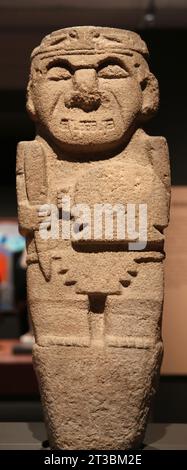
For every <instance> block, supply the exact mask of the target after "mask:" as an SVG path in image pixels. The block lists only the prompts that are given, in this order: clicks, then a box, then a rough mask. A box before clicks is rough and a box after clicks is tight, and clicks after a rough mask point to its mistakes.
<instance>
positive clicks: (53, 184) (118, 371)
mask: <svg viewBox="0 0 187 470" xmlns="http://www.w3.org/2000/svg"><path fill="white" fill-rule="evenodd" d="M147 56H148V51H147V47H146V45H145V43H144V42H143V41H142V39H141V38H140V37H139V36H138V35H137V34H135V33H133V32H129V31H125V30H119V29H113V28H105V27H103V28H101V27H93V26H89V27H75V28H66V29H62V30H59V31H55V32H53V33H52V34H49V35H48V36H46V37H45V38H44V39H43V41H42V42H41V44H40V46H39V47H37V48H36V49H34V51H33V53H32V62H31V73H30V80H29V85H28V99H27V109H28V112H29V114H30V116H31V118H32V119H33V120H34V122H35V124H36V138H35V140H33V141H31V142H20V143H19V145H18V153H17V195H18V216H19V226H20V232H21V233H22V234H23V235H25V236H26V239H27V265H28V267H27V282H28V302H29V308H30V313H31V317H32V321H33V327H34V334H35V341H36V342H35V346H34V351H33V356H34V364H35V369H36V373H37V377H38V381H39V386H40V390H41V397H42V402H43V407H44V415H45V420H46V425H47V430H48V435H49V442H50V446H51V448H54V449H55V448H62V449H129V448H137V447H139V446H140V445H141V443H142V441H143V437H144V432H145V426H146V421H147V417H148V412H149V409H150V403H151V397H152V395H153V394H154V391H155V386H156V381H157V378H158V375H159V369H160V364H161V358H162V350H163V347H162V339H161V316H162V304H163V259H164V251H163V247H164V235H163V230H164V228H165V227H166V226H167V224H168V215H169V201H170V175H169V163H168V150H167V143H166V140H165V139H164V138H163V137H151V136H149V135H147V134H146V133H145V132H144V130H143V129H142V126H143V123H144V122H145V121H146V120H147V119H149V118H150V117H151V116H152V115H153V114H154V112H155V111H156V110H157V107H158V85H157V80H156V79H155V77H154V76H153V74H152V73H151V72H150V70H149V66H148V64H147V61H146V59H147ZM102 214H104V216H105V217H104V220H103V215H102ZM106 226H107V227H106Z"/></svg>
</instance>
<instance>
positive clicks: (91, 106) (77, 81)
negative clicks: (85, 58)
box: [65, 69, 101, 113]
mask: <svg viewBox="0 0 187 470" xmlns="http://www.w3.org/2000/svg"><path fill="white" fill-rule="evenodd" d="M100 104H101V97H100V93H99V92H98V89H97V76H96V71H95V70H94V69H90V70H89V69H81V70H76V72H75V74H74V77H73V91H72V93H71V94H70V95H66V98H65V106H66V107H67V108H80V109H83V111H85V112H87V113H88V112H91V111H96V110H97V109H98V108H99V106H100Z"/></svg>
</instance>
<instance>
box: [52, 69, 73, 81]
mask: <svg viewBox="0 0 187 470" xmlns="http://www.w3.org/2000/svg"><path fill="white" fill-rule="evenodd" d="M47 78H48V79H49V80H54V81H58V80H69V79H70V78H71V72H70V71H69V70H68V69H66V68H65V67H52V68H51V69H50V70H49V71H48V73H47Z"/></svg>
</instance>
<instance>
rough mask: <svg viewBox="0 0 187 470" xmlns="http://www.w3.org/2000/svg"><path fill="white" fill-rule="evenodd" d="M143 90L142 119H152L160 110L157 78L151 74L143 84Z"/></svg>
mask: <svg viewBox="0 0 187 470" xmlns="http://www.w3.org/2000/svg"><path fill="white" fill-rule="evenodd" d="M141 89H142V97H143V102H142V118H143V120H146V119H150V118H151V117H152V116H153V115H154V113H155V112H156V111H157V109H158V105H159V88H158V82H157V79H156V78H155V76H154V75H153V74H152V73H151V72H149V73H148V75H147V76H146V77H145V78H144V79H143V80H142V82H141Z"/></svg>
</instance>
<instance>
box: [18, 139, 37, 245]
mask: <svg viewBox="0 0 187 470" xmlns="http://www.w3.org/2000/svg"><path fill="white" fill-rule="evenodd" d="M28 150H29V142H20V143H19V144H18V147H17V157H16V191H17V202H18V223H19V230H20V233H21V234H22V235H23V236H27V235H28V234H29V233H31V232H33V231H34V230H36V229H37V228H38V214H37V206H34V205H31V204H30V203H29V200H28V197H27V189H26V178H25V154H26V151H27V152H28Z"/></svg>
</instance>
